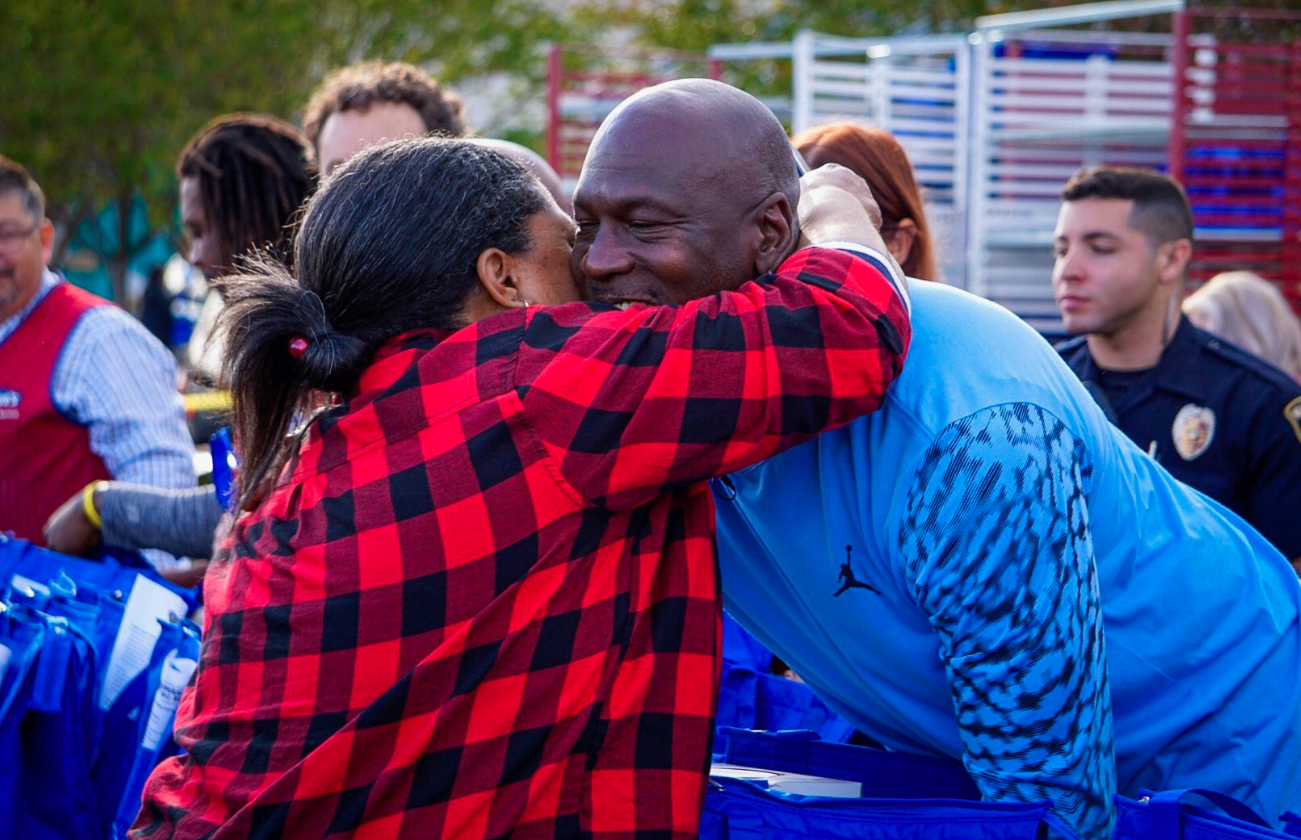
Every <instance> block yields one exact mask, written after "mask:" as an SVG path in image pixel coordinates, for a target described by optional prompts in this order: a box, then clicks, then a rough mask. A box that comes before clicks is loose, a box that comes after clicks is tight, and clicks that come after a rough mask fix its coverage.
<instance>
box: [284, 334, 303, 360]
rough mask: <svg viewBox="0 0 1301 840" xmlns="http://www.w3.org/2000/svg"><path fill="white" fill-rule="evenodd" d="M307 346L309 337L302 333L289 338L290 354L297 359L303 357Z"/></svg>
mask: <svg viewBox="0 0 1301 840" xmlns="http://www.w3.org/2000/svg"><path fill="white" fill-rule="evenodd" d="M307 346H308V345H307V339H305V338H303V337H302V336H301V335H296V336H294V337H293V338H291V339H289V355H291V356H293V357H294V358H295V359H301V358H302V357H303V354H304V353H306V352H307Z"/></svg>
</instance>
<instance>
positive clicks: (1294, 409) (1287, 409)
mask: <svg viewBox="0 0 1301 840" xmlns="http://www.w3.org/2000/svg"><path fill="white" fill-rule="evenodd" d="M1283 416H1284V417H1286V418H1287V422H1289V423H1291V424H1292V431H1293V432H1295V433H1296V439H1297V440H1298V441H1301V397H1297V398H1296V399H1294V400H1292V402H1290V403H1288V404H1287V405H1285V406H1283Z"/></svg>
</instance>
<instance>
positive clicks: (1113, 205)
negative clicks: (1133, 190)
mask: <svg viewBox="0 0 1301 840" xmlns="http://www.w3.org/2000/svg"><path fill="white" fill-rule="evenodd" d="M1133 210H1134V202H1133V201H1132V200H1131V199H1128V198H1085V199H1081V200H1079V201H1064V202H1062V207H1061V211H1060V212H1059V213H1058V215H1057V229H1058V231H1059V232H1061V231H1063V230H1066V229H1074V228H1080V229H1081V230H1082V229H1083V228H1086V227H1087V228H1089V229H1090V230H1095V229H1098V230H1103V229H1105V230H1109V231H1111V232H1113V233H1118V234H1119V233H1123V232H1126V231H1130V230H1133V225H1132V224H1131V221H1130V216H1131V214H1132V213H1133Z"/></svg>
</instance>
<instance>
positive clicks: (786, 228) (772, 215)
mask: <svg viewBox="0 0 1301 840" xmlns="http://www.w3.org/2000/svg"><path fill="white" fill-rule="evenodd" d="M755 214H756V223H757V225H758V237H759V239H758V248H757V249H756V251H755V255H754V273H755V276H756V277H758V276H759V275H762V274H767V273H768V272H770V271H776V270H777V267H778V266H780V265H781V264H782V261H784V260H785V259H786V258H787V257H789V256H790V255H791V253H793V252H794V251H795V245H796V239H797V238H798V237H799V229H798V228H797V226H796V222H795V208H794V207H792V206H791V203H790V200H789V199H787V198H786V195H785V194H784V193H780V192H777V193H773V194H772V195H770V196H768V198H767V199H766V200H765V201H764V202H763V204H760V205H759V207H757V208H756V209H755Z"/></svg>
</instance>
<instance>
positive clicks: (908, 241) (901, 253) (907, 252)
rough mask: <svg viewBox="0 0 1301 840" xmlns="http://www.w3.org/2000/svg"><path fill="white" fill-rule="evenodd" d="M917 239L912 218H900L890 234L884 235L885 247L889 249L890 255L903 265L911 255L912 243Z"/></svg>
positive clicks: (915, 227)
mask: <svg viewBox="0 0 1301 840" xmlns="http://www.w3.org/2000/svg"><path fill="white" fill-rule="evenodd" d="M916 241H917V223H916V222H914V221H913V220H912V219H901V220H900V221H899V223H898V224H897V225H895V228H894V230H893V231H891V232H890V235H889V236H887V237H885V247H886V248H888V249H890V256H892V257H894V259H895V262H897V263H899V265H901V266H902V265H903V264H904V263H906V262H908V257H909V256H911V255H912V252H913V243H915V242H916Z"/></svg>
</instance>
